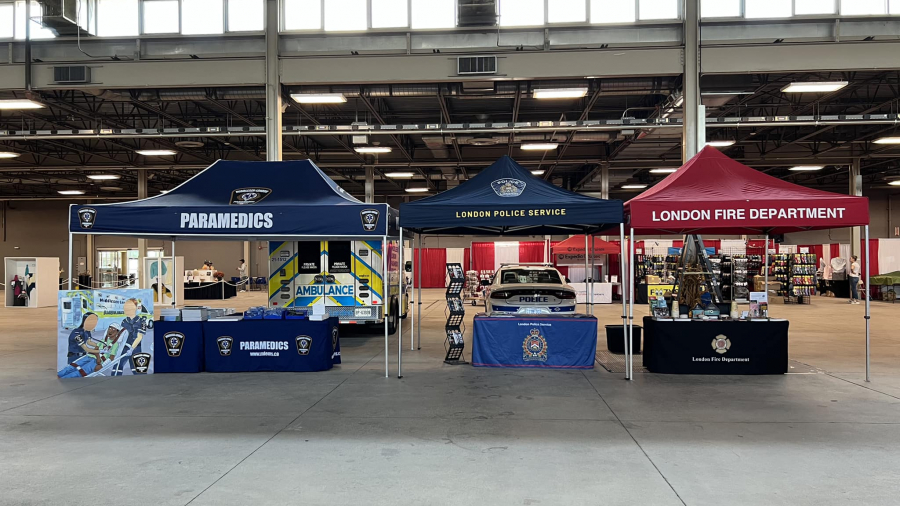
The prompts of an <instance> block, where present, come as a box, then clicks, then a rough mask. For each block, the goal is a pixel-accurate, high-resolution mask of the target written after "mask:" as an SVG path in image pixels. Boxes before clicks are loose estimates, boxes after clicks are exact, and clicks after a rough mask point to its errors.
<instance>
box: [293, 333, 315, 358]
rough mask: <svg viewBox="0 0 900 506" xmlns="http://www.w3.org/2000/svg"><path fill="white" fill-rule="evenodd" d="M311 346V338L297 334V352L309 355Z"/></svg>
mask: <svg viewBox="0 0 900 506" xmlns="http://www.w3.org/2000/svg"><path fill="white" fill-rule="evenodd" d="M310 348H312V338H311V337H309V336H297V353H299V354H300V355H302V356H306V355H309V350H310Z"/></svg>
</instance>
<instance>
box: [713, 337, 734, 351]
mask: <svg viewBox="0 0 900 506" xmlns="http://www.w3.org/2000/svg"><path fill="white" fill-rule="evenodd" d="M712 347H713V349H714V350H716V353H718V354H719V355H722V354H724V353H725V352H726V351H728V349H729V348H731V339H728V337H727V336H725V335H724V334H719V335H717V336H716V337H715V339H713V340H712Z"/></svg>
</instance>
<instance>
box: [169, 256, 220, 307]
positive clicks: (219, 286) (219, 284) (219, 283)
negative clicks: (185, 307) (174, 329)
mask: <svg viewBox="0 0 900 506" xmlns="http://www.w3.org/2000/svg"><path fill="white" fill-rule="evenodd" d="M163 244H165V243H163ZM162 256H163V248H159V255H158V256H157V257H156V295H157V299H158V300H154V301H153V302H154V303H155V304H162V301H163V297H164V296H165V293H164V290H163V286H162ZM219 288H221V289H222V300H225V280H224V279H223V280H222V281H220V282H219Z"/></svg>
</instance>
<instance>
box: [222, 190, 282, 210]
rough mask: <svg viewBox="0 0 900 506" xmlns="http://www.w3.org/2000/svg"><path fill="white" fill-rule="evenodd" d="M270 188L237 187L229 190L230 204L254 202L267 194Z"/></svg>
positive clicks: (239, 204)
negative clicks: (231, 190)
mask: <svg viewBox="0 0 900 506" xmlns="http://www.w3.org/2000/svg"><path fill="white" fill-rule="evenodd" d="M270 193H272V190H271V189H269V188H238V189H237V190H234V191H233V192H231V202H230V203H231V205H233V206H244V205H247V204H256V203H258V202H260V201H261V200H262V199H264V198H266V197H268V196H269V194H270Z"/></svg>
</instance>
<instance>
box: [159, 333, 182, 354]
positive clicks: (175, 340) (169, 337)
mask: <svg viewBox="0 0 900 506" xmlns="http://www.w3.org/2000/svg"><path fill="white" fill-rule="evenodd" d="M163 339H164V340H165V342H166V353H168V354H169V356H170V357H180V356H181V349H182V348H183V347H184V334H182V333H181V332H166V334H165V335H164V336H163Z"/></svg>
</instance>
